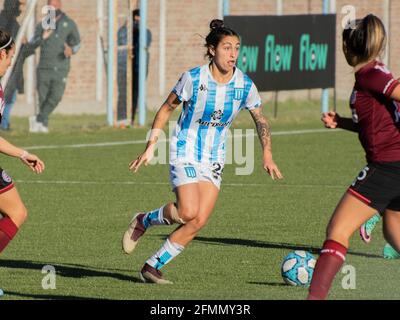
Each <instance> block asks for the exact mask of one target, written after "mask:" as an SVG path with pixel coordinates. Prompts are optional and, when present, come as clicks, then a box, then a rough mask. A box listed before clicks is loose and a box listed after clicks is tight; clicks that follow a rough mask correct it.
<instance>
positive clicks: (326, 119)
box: [321, 111, 340, 129]
mask: <svg viewBox="0 0 400 320" xmlns="http://www.w3.org/2000/svg"><path fill="white" fill-rule="evenodd" d="M339 118H340V117H339V115H338V114H337V113H336V112H333V111H329V112H324V113H323V114H322V118H321V121H322V122H323V123H324V126H325V127H326V128H329V129H336V128H337V125H338V121H339Z"/></svg>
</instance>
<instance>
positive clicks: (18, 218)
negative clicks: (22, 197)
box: [5, 205, 28, 228]
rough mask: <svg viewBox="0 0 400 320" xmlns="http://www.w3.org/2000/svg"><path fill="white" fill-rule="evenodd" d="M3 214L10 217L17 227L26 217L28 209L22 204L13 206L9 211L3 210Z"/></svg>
mask: <svg viewBox="0 0 400 320" xmlns="http://www.w3.org/2000/svg"><path fill="white" fill-rule="evenodd" d="M5 214H6V215H7V216H9V217H10V219H11V220H12V221H13V222H14V223H15V225H16V226H17V227H18V228H19V227H21V226H22V225H23V224H24V223H25V221H26V220H27V218H28V210H27V209H26V207H25V206H24V205H20V206H18V207H16V208H14V210H12V211H11V212H5Z"/></svg>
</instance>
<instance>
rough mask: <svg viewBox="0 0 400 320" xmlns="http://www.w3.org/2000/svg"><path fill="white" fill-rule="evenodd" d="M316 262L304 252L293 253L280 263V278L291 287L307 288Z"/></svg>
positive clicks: (309, 254) (310, 255)
mask: <svg viewBox="0 0 400 320" xmlns="http://www.w3.org/2000/svg"><path fill="white" fill-rule="evenodd" d="M315 263H316V260H315V258H314V256H313V255H312V254H311V253H309V252H306V251H300V250H297V251H293V252H291V253H289V254H288V255H287V256H286V257H285V258H284V259H283V262H282V268H281V272H282V278H283V280H284V281H285V282H286V283H287V284H289V285H291V286H302V287H308V286H309V285H310V283H311V278H312V275H313V272H314V267H315Z"/></svg>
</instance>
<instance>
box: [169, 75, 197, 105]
mask: <svg viewBox="0 0 400 320" xmlns="http://www.w3.org/2000/svg"><path fill="white" fill-rule="evenodd" d="M172 92H173V93H175V94H176V95H177V96H178V99H179V100H180V101H181V102H184V101H189V100H190V99H191V98H192V95H193V81H192V77H191V76H190V73H189V72H185V73H184V74H183V75H182V76H181V78H180V79H179V81H178V83H177V84H176V86H175V87H174V89H172Z"/></svg>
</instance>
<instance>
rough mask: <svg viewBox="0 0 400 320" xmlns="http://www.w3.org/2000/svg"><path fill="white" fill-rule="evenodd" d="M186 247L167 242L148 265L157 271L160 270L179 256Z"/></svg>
mask: <svg viewBox="0 0 400 320" xmlns="http://www.w3.org/2000/svg"><path fill="white" fill-rule="evenodd" d="M183 249H185V247H183V246H181V245H180V244H177V243H174V242H171V241H169V239H167V241H165V243H164V244H163V246H162V247H161V249H160V250H159V251H157V253H156V254H155V255H153V256H152V257H151V258H150V259H149V260H147V261H146V263H147V264H148V265H150V266H152V267H153V268H156V269H157V270H160V269H161V268H162V267H164V266H165V265H166V264H167V263H168V262H170V261H171V260H172V259H173V258H175V257H176V256H177V255H178V254H180V253H181V252H182V251H183Z"/></svg>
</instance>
